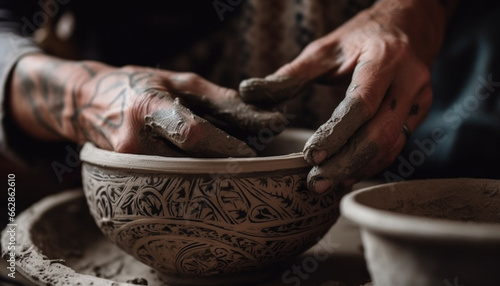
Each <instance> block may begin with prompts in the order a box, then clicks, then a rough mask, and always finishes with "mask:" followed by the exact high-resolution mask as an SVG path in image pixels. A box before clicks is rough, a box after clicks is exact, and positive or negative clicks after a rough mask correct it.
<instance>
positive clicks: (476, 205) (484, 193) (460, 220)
mask: <svg viewBox="0 0 500 286" xmlns="http://www.w3.org/2000/svg"><path fill="white" fill-rule="evenodd" d="M341 212H342V214H343V215H344V216H345V217H347V218H348V219H349V220H351V221H353V222H355V223H357V224H358V225H359V226H360V227H361V235H362V240H363V245H364V248H365V258H366V260H367V264H368V268H369V271H370V274H371V276H372V279H373V282H374V284H375V285H377V286H378V285H398V286H405V285H426V286H429V285H430V286H433V285H435V286H438V285H439V286H443V285H474V286H478V285H500V181H498V180H486V179H467V178H460V179H434V180H418V181H407V182H401V183H391V184H384V185H379V186H375V187H369V188H365V189H362V190H359V191H356V192H353V193H350V194H348V195H346V196H345V197H344V198H343V199H342V202H341Z"/></svg>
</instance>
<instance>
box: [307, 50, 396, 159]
mask: <svg viewBox="0 0 500 286" xmlns="http://www.w3.org/2000/svg"><path fill="white" fill-rule="evenodd" d="M382 67H383V68H382ZM396 68H397V64H396V63H392V62H391V61H390V60H388V59H387V58H386V57H380V58H377V55H375V54H372V52H369V53H367V54H365V55H363V56H362V57H360V61H359V63H358V65H357V66H356V68H355V69H354V72H353V75H352V80H351V84H350V85H349V87H348V89H347V91H346V97H345V98H344V100H343V101H342V102H341V103H340V104H339V105H338V106H337V108H335V110H334V111H333V113H332V116H331V118H330V119H329V120H328V121H327V122H325V123H324V124H323V125H322V126H321V127H320V128H319V129H318V130H317V132H316V133H315V134H314V135H313V136H312V137H311V138H310V139H309V141H308V142H307V143H306V145H305V147H304V158H305V159H306V160H307V161H308V162H309V163H310V164H313V165H318V164H321V162H323V161H324V160H326V159H327V158H329V157H331V156H332V155H333V154H335V153H336V152H338V151H339V150H340V148H342V146H344V144H346V142H347V140H349V138H351V136H353V135H354V133H355V132H356V131H357V130H358V129H359V128H360V127H361V126H362V125H363V124H364V123H366V122H367V121H368V120H369V119H371V118H372V117H373V116H374V115H375V114H376V113H377V110H378V109H379V106H380V104H381V102H382V100H383V99H384V97H385V95H386V93H387V91H388V89H389V87H390V85H391V82H392V81H393V79H394V77H395V71H396Z"/></svg>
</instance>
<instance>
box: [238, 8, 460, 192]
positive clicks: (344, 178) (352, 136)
mask: <svg viewBox="0 0 500 286" xmlns="http://www.w3.org/2000/svg"><path fill="white" fill-rule="evenodd" d="M451 6H454V5H450V7H449V8H446V7H444V6H442V5H441V4H439V1H396V0H386V1H378V2H377V3H376V4H375V5H374V6H373V7H372V8H371V9H369V10H366V11H363V12H361V13H359V14H358V15H357V16H356V17H354V18H353V19H351V20H350V21H348V22H347V23H345V24H344V25H343V26H341V27H339V28H338V29H337V30H335V31H333V32H331V33H330V34H328V35H326V36H324V37H322V38H320V39H318V40H316V41H314V42H312V43H311V44H310V45H308V46H307V47H306V48H305V49H304V51H303V52H302V53H301V54H300V55H299V56H298V57H297V58H296V59H295V60H294V61H292V62H291V63H289V64H287V65H285V66H283V67H282V68H280V69H279V70H278V71H276V72H275V73H274V74H272V75H270V76H268V77H266V78H264V79H259V78H253V79H248V80H246V81H243V82H242V83H241V84H240V93H241V96H242V98H243V99H244V100H245V101H246V102H257V103H260V104H263V103H268V104H269V103H277V102H281V101H283V100H286V99H288V98H290V97H293V96H295V95H296V94H297V93H299V92H300V91H301V90H302V89H303V88H304V87H305V86H307V85H308V84H311V83H313V82H320V83H335V81H339V80H341V79H343V78H345V77H349V76H350V77H351V83H350V85H349V87H348V88H347V91H346V94H345V98H344V99H343V101H342V102H341V103H340V104H339V106H337V107H336V109H335V110H334V112H333V114H332V116H331V118H330V119H329V120H328V121H327V122H326V123H324V124H323V125H322V126H321V127H319V129H318V130H317V131H316V133H315V134H314V135H313V136H312V137H311V138H310V139H309V141H308V142H307V143H306V145H305V148H304V156H305V159H306V160H307V161H308V162H309V163H311V164H312V165H314V167H313V168H312V170H311V171H310V173H309V177H308V185H309V189H310V190H314V191H316V192H324V191H327V190H330V189H333V188H335V187H336V186H338V185H341V184H342V185H344V186H346V187H349V186H351V185H352V184H354V183H355V182H357V181H359V180H361V179H365V178H368V177H369V176H371V175H374V174H376V173H377V172H379V171H381V170H382V169H383V168H385V167H387V166H388V165H389V164H390V163H391V162H392V161H393V160H394V159H395V158H396V156H397V155H398V154H399V152H400V151H401V149H402V148H403V145H404V144H405V143H406V141H407V140H408V138H407V137H408V133H409V132H408V129H409V130H415V128H417V126H418V125H419V124H421V122H422V121H423V120H424V118H425V116H426V114H427V111H428V110H429V108H430V106H431V102H432V90H431V86H430V73H429V67H430V65H431V64H430V63H431V62H432V59H433V57H434V55H435V54H436V53H437V51H438V49H439V46H440V43H441V40H442V37H443V33H444V26H445V22H446V18H447V16H446V15H443V14H446V13H448V12H449V10H450V9H452V7H451ZM429 11H432V13H434V14H433V15H437V16H440V17H432V18H431V20H429V19H428V17H426V13H429ZM402 130H404V131H405V132H402Z"/></svg>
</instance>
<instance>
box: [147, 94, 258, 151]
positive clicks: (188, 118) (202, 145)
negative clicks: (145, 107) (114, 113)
mask: <svg viewBox="0 0 500 286" xmlns="http://www.w3.org/2000/svg"><path fill="white" fill-rule="evenodd" d="M145 121H146V123H145V128H144V129H145V132H144V133H143V134H144V135H142V136H147V137H152V138H153V139H152V140H154V139H155V138H156V139H157V142H162V143H163V141H162V140H159V139H158V138H165V139H166V140H168V141H169V142H171V143H172V144H173V145H175V146H177V147H178V148H179V149H180V150H182V151H184V152H186V153H187V154H190V155H192V156H195V157H225V156H229V157H248V156H251V157H253V156H256V154H255V152H254V151H253V150H252V149H251V148H250V147H248V146H247V145H246V144H244V143H243V142H241V141H240V140H238V139H236V138H234V137H232V136H230V135H227V134H226V133H224V132H223V131H222V130H220V129H217V128H215V127H214V126H213V125H212V124H210V123H209V122H208V121H207V120H205V119H203V118H201V117H199V116H197V115H194V114H192V113H191V112H190V111H189V110H188V109H187V108H186V107H184V106H182V105H181V104H180V103H179V99H178V98H176V99H175V100H174V104H173V106H172V108H171V109H170V110H160V111H156V112H154V113H153V114H151V115H147V116H146V117H145ZM191 128H196V129H197V130H196V132H190V130H189V129H191ZM190 134H191V135H190ZM188 136H191V137H190V138H188ZM188 139H189V140H188ZM152 140H151V141H152ZM147 141H150V140H147ZM160 144H161V143H160ZM146 145H148V144H146ZM145 153H149V150H148V151H146V152H145ZM168 155H169V156H175V154H172V153H171V154H168ZM179 155H180V156H182V153H180V154H179Z"/></svg>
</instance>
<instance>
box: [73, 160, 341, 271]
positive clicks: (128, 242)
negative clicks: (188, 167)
mask: <svg viewBox="0 0 500 286" xmlns="http://www.w3.org/2000/svg"><path fill="white" fill-rule="evenodd" d="M306 175H307V170H303V171H301V172H297V170H294V171H292V172H288V173H287V172H284V171H275V172H268V173H266V174H239V175H234V176H228V175H227V174H226V175H225V176H220V177H217V176H214V175H208V174H206V175H175V174H174V175H172V174H170V175H169V174H153V175H152V174H142V175H141V174H133V173H127V172H126V171H120V170H109V169H104V168H101V167H98V166H94V165H91V164H87V163H85V164H84V165H83V184H84V190H85V193H86V197H87V202H88V204H89V207H90V210H91V213H92V215H93V217H94V219H95V221H96V222H97V224H98V225H99V227H100V228H101V230H102V231H103V233H104V234H105V235H106V236H107V237H108V238H109V239H110V240H111V241H113V242H114V243H116V244H117V245H118V246H120V247H121V248H122V249H124V250H125V251H127V252H129V253H130V254H132V255H133V256H135V257H136V258H137V259H138V260H140V261H142V262H143V263H145V264H148V265H150V266H152V267H154V268H156V269H158V270H160V271H162V272H164V273H167V274H171V275H176V276H177V277H190V276H193V275H195V276H198V277H205V276H206V277H208V276H213V275H227V274H235V273H239V272H247V271H255V270H256V269H259V268H262V267H265V266H268V265H270V264H273V263H278V262H280V261H284V260H286V259H289V258H290V257H293V256H295V255H298V254H300V253H301V252H303V251H305V250H306V249H307V248H309V247H310V246H312V245H313V244H314V243H316V242H317V241H318V239H319V237H321V236H322V235H323V234H324V233H325V232H326V231H327V230H328V229H329V227H330V226H331V225H332V224H333V223H334V222H335V221H336V220H337V218H338V216H339V212H338V203H339V198H338V197H336V196H335V194H334V193H328V194H324V195H317V194H314V193H311V192H309V191H308V190H307V187H306Z"/></svg>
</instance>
